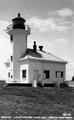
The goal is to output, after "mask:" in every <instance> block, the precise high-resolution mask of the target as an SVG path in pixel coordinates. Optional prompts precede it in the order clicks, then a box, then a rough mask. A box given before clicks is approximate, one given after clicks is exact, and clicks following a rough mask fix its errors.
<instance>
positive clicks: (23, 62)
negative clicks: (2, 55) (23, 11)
mask: <svg viewBox="0 0 74 120" xmlns="http://www.w3.org/2000/svg"><path fill="white" fill-rule="evenodd" d="M25 22H26V20H25V19H23V18H22V17H21V16H20V14H19V13H18V16H17V17H16V18H14V19H13V20H12V25H10V26H8V27H7V33H8V34H9V35H10V41H11V44H12V49H13V52H12V55H11V56H10V59H9V60H8V61H7V62H6V63H5V64H6V69H7V80H6V82H7V83H10V84H11V83H20V84H29V83H32V85H33V86H34V87H36V86H37V83H39V82H40V83H41V84H42V85H44V84H50V83H58V84H60V83H62V82H64V81H65V80H66V63H67V62H66V61H64V60H62V59H60V58H58V57H56V56H54V55H53V54H51V53H49V52H45V51H44V50H43V46H39V50H37V45H36V41H34V45H33V48H32V49H31V48H27V37H28V35H30V34H31V31H30V27H29V26H27V25H26V24H25Z"/></svg>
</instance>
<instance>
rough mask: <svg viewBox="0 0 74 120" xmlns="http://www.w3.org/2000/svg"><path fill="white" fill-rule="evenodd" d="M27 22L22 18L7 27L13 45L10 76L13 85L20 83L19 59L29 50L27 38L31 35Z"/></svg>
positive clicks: (19, 17) (17, 18)
mask: <svg viewBox="0 0 74 120" xmlns="http://www.w3.org/2000/svg"><path fill="white" fill-rule="evenodd" d="M25 22H26V20H25V19H23V18H22V17H21V16H20V13H18V16H17V17H16V18H14V19H12V25H9V26H8V27H7V33H8V34H9V35H10V41H11V44H12V55H11V63H10V65H11V67H10V72H8V76H9V78H10V79H11V80H9V81H10V82H11V83H14V81H17V82H19V81H20V64H19V59H20V58H21V55H23V54H24V53H25V51H26V49H27V37H28V35H29V34H30V28H29V26H27V25H25Z"/></svg>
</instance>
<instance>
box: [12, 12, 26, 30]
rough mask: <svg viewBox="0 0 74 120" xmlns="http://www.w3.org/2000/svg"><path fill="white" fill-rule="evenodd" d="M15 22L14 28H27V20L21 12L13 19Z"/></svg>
mask: <svg viewBox="0 0 74 120" xmlns="http://www.w3.org/2000/svg"><path fill="white" fill-rule="evenodd" d="M12 22H13V29H25V24H24V23H25V22H26V20H25V19H24V18H22V17H21V16H20V13H18V16H17V17H16V18H14V19H13V20H12Z"/></svg>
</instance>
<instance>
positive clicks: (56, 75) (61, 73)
mask: <svg viewBox="0 0 74 120" xmlns="http://www.w3.org/2000/svg"><path fill="white" fill-rule="evenodd" d="M57 73H60V76H59V77H58V74H57ZM55 77H56V78H64V71H56V72H55Z"/></svg>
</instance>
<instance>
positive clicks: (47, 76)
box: [44, 70, 50, 79]
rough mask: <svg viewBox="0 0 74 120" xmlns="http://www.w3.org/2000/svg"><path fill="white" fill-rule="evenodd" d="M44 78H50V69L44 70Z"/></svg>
mask: <svg viewBox="0 0 74 120" xmlns="http://www.w3.org/2000/svg"><path fill="white" fill-rule="evenodd" d="M44 74H45V78H46V79H48V78H50V71H49V70H44Z"/></svg>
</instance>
